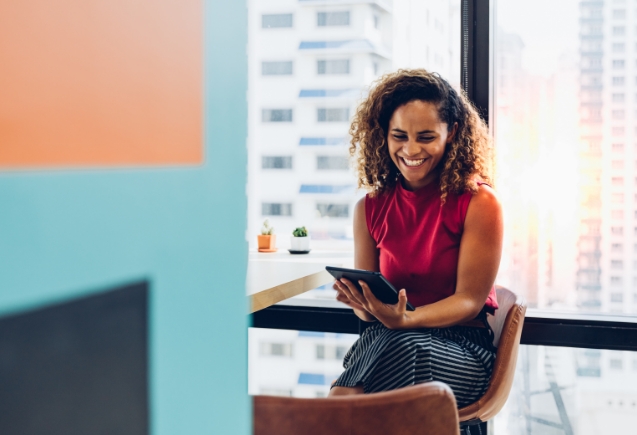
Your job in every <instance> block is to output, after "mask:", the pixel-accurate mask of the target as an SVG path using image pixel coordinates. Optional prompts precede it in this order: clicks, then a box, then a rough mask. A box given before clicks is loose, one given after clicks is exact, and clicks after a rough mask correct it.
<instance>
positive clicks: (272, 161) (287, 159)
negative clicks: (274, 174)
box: [261, 156, 292, 169]
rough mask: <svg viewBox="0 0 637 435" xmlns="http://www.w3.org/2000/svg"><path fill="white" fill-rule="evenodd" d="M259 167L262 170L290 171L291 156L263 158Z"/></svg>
mask: <svg viewBox="0 0 637 435" xmlns="http://www.w3.org/2000/svg"><path fill="white" fill-rule="evenodd" d="M261 167H262V168H263V169H292V156H263V157H261Z"/></svg>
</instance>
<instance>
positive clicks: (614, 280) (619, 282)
mask: <svg viewBox="0 0 637 435" xmlns="http://www.w3.org/2000/svg"><path fill="white" fill-rule="evenodd" d="M610 284H611V285H615V286H618V285H622V277H621V276H611V277H610ZM611 299H612V298H611ZM620 302H621V301H620Z"/></svg>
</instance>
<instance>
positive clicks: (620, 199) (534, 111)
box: [494, 0, 637, 313]
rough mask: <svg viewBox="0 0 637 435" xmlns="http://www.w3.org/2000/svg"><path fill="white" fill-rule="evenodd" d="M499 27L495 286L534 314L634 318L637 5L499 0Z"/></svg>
mask: <svg viewBox="0 0 637 435" xmlns="http://www.w3.org/2000/svg"><path fill="white" fill-rule="evenodd" d="M547 10H550V11H551V13H550V14H546V13H545V11H547ZM540 21H541V22H542V29H541V31H540V30H539V29H538V27H537V25H536V24H533V23H537V22H540ZM496 24H497V25H496V28H497V32H496V36H495V38H496V39H495V46H496V50H495V65H494V66H495V69H494V71H495V77H494V86H495V88H494V94H495V113H494V115H495V123H494V126H495V129H494V136H495V141H496V147H497V155H498V165H497V167H498V171H499V174H498V175H499V179H498V183H497V190H498V192H499V194H500V197H501V200H502V204H503V207H504V209H505V245H504V253H503V259H502V264H501V268H500V273H499V276H498V279H497V281H498V283H500V284H502V285H505V286H507V287H509V288H511V289H512V290H514V291H516V292H519V293H521V294H523V295H524V296H526V298H527V300H528V302H529V304H530V306H531V307H538V308H543V309H546V308H555V309H560V310H564V309H568V310H577V311H602V312H614V313H637V304H635V303H634V301H633V298H632V296H631V297H629V296H630V295H631V294H633V282H636V281H635V279H637V253H636V252H635V251H634V250H631V249H623V245H627V246H631V245H634V244H637V231H635V230H634V229H635V228H637V214H636V213H635V211H637V202H636V201H629V200H627V199H629V198H635V197H636V195H637V184H636V183H634V182H633V180H635V178H636V176H637V166H635V164H633V163H632V162H635V161H636V160H637V132H636V130H635V129H636V128H637V117H635V116H633V115H634V114H635V113H637V106H635V104H637V99H635V98H627V97H626V96H627V95H628V96H630V95H637V82H636V81H635V79H633V77H636V76H637V69H636V68H637V44H636V43H635V41H634V34H633V32H632V29H635V27H636V25H637V9H635V8H628V7H627V2H621V3H620V2H617V1H607V2H601V1H580V0H564V1H560V2H558V3H554V2H549V1H548V0H539V2H533V3H529V2H526V3H525V2H522V3H520V2H516V1H513V0H500V1H499V2H498V7H497V23H496ZM629 30H630V31H629ZM628 48H631V49H628ZM549 174H550V175H549Z"/></svg>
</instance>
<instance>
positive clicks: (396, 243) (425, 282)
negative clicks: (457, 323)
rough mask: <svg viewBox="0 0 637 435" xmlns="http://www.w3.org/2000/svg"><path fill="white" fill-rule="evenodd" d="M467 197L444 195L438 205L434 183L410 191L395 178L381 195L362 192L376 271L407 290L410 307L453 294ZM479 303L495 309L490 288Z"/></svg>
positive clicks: (464, 194)
mask: <svg viewBox="0 0 637 435" xmlns="http://www.w3.org/2000/svg"><path fill="white" fill-rule="evenodd" d="M479 184H484V183H479ZM471 197H472V193H471V192H466V193H463V194H462V195H453V194H449V195H447V198H446V202H445V204H444V205H443V206H442V207H441V206H440V203H441V200H440V186H439V184H438V183H436V182H433V183H430V184H428V185H427V186H425V187H423V188H421V189H419V190H417V191H415V192H411V191H408V190H405V189H404V188H403V187H402V185H401V183H400V181H399V182H398V183H396V187H395V188H393V189H392V190H390V191H389V192H387V193H385V194H381V195H379V196H377V197H375V198H371V197H369V196H366V197H365V218H366V220H367V228H368V229H369V233H370V234H371V236H372V238H373V239H374V240H375V242H376V247H377V248H378V250H379V253H380V272H381V273H382V274H383V275H384V276H385V277H386V278H387V279H388V280H389V282H391V283H392V285H393V286H394V287H396V289H399V290H400V289H403V288H404V289H406V290H407V299H408V300H409V302H411V304H412V305H414V306H415V307H419V306H422V305H427V304H431V303H434V302H437V301H439V300H441V299H444V298H446V297H448V296H451V295H452V294H454V293H455V291H456V279H457V274H458V253H459V249H460V239H461V237H462V232H463V228H464V220H465V216H466V215H467V209H468V208H469V201H471ZM484 308H485V309H486V310H487V312H489V313H491V314H493V313H494V312H495V310H496V309H497V308H498V302H497V298H496V293H495V287H493V288H492V289H491V292H490V293H489V296H488V297H487V300H486V301H485V306H484Z"/></svg>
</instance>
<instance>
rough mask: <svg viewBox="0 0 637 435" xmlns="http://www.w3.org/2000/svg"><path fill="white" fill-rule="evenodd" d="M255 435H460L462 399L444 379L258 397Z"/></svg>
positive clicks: (255, 410)
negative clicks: (372, 390) (361, 391)
mask: <svg viewBox="0 0 637 435" xmlns="http://www.w3.org/2000/svg"><path fill="white" fill-rule="evenodd" d="M253 412H254V435H299V434H303V435H328V434H329V435H332V434H349V435H387V434H392V435H425V434H429V435H434V434H435V435H458V434H459V423H458V413H457V411H456V399H455V397H454V396H453V393H452V392H451V389H450V388H449V387H448V386H447V385H445V384H443V383H441V382H429V383H426V384H419V385H414V386H411V387H406V388H402V389H399V390H394V391H388V392H384V393H376V394H365V395H358V394H356V395H351V396H338V397H328V398H325V399H298V398H292V397H273V396H254V398H253Z"/></svg>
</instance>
